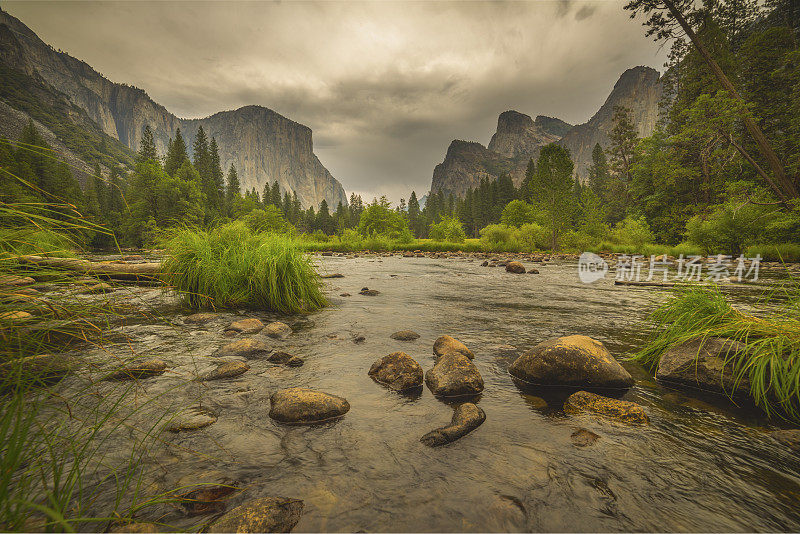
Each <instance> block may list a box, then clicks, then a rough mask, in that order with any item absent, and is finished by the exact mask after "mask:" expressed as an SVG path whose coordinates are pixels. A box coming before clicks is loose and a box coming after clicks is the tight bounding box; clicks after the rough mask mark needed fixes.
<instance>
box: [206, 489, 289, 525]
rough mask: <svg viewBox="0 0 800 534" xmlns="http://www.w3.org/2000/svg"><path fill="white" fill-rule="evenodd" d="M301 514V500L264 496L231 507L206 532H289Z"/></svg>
mask: <svg viewBox="0 0 800 534" xmlns="http://www.w3.org/2000/svg"><path fill="white" fill-rule="evenodd" d="M302 514H303V501H301V500H298V499H287V498H284V497H265V498H262V499H258V500H256V501H252V502H249V503H247V504H243V505H242V506H237V507H236V508H233V509H232V510H231V511H229V512H227V513H225V514H224V515H223V516H222V517H220V518H219V519H217V520H216V521H214V522H213V523H211V525H209V527H208V529H207V530H206V532H237V533H243V532H291V531H292V529H293V528H294V526H295V525H296V524H297V522H298V521H300V516H301V515H302Z"/></svg>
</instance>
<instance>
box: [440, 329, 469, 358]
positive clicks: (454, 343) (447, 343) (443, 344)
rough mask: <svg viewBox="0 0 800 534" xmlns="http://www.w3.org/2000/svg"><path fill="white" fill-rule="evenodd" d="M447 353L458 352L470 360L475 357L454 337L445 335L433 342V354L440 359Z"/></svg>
mask: <svg viewBox="0 0 800 534" xmlns="http://www.w3.org/2000/svg"><path fill="white" fill-rule="evenodd" d="M448 352H459V353H461V354H463V355H464V356H466V357H467V358H469V359H470V360H472V359H473V358H475V355H474V354H473V353H472V351H471V350H469V349H468V348H467V346H466V345H464V344H463V343H462V342H460V341H459V340H457V339H456V338H454V337H450V336H446V335H445V336H440V337H439V338H438V339H437V340H436V341H434V342H433V353H434V354H435V355H436V356H438V357H442V356H444V355H445V354H447V353H448Z"/></svg>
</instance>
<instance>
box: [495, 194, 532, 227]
mask: <svg viewBox="0 0 800 534" xmlns="http://www.w3.org/2000/svg"><path fill="white" fill-rule="evenodd" d="M500 222H501V223H502V224H505V225H506V226H514V227H516V228H520V227H521V226H522V225H524V224H528V223H535V222H536V210H535V208H534V207H533V206H531V205H530V204H528V203H527V202H523V201H522V200H512V201H511V202H509V203H508V204H506V207H505V208H503V213H502V214H501V215H500Z"/></svg>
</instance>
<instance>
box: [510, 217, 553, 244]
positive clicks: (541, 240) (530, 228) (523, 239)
mask: <svg viewBox="0 0 800 534" xmlns="http://www.w3.org/2000/svg"><path fill="white" fill-rule="evenodd" d="M515 235H516V238H517V241H519V244H520V246H522V248H523V249H524V250H543V249H545V248H547V247H548V245H549V243H550V231H549V230H548V229H547V228H545V227H543V226H541V225H538V224H536V223H527V224H523V225H522V226H520V227H519V230H517V231H516V233H515Z"/></svg>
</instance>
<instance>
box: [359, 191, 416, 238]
mask: <svg viewBox="0 0 800 534" xmlns="http://www.w3.org/2000/svg"><path fill="white" fill-rule="evenodd" d="M407 228H408V222H407V221H406V219H405V217H404V216H403V215H402V214H401V213H399V212H397V211H395V210H394V209H392V204H391V203H390V202H389V201H388V200H387V199H386V197H381V199H380V201H378V200H375V201H374V202H372V203H371V204H369V205H368V206H367V207H366V208H365V209H364V211H363V212H362V213H361V219H360V220H359V222H358V233H360V234H361V235H362V236H364V237H368V236H371V235H382V236H386V237H389V238H392V239H397V238H398V237H399V236H400V235H401V234H403V233H404V231H405V229H407Z"/></svg>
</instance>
